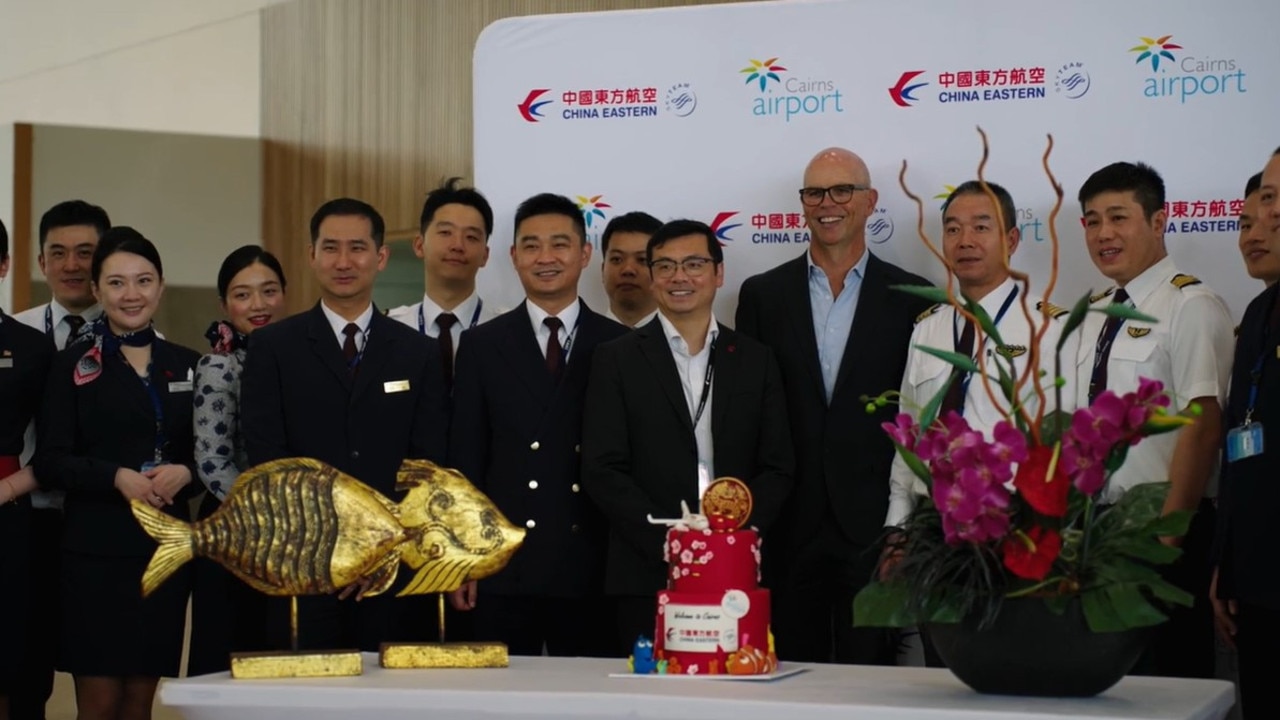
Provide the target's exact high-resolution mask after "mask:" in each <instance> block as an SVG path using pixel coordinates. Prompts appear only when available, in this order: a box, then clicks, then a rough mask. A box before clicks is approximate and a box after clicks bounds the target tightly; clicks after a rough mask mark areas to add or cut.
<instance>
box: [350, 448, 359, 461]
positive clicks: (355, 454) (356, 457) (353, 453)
mask: <svg viewBox="0 0 1280 720" xmlns="http://www.w3.org/2000/svg"><path fill="white" fill-rule="evenodd" d="M351 459H352V460H359V459H360V451H359V450H352V451H351Z"/></svg>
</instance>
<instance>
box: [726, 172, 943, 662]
mask: <svg viewBox="0 0 1280 720" xmlns="http://www.w3.org/2000/svg"><path fill="white" fill-rule="evenodd" d="M799 195H800V203H801V206H802V207H803V208H804V215H805V221H806V222H807V224H808V227H809V234H810V238H811V239H810V242H809V248H808V249H807V250H806V251H805V253H804V254H803V255H802V256H800V257H797V258H795V259H794V260H790V261H788V262H785V263H783V264H782V265H780V266H778V267H776V268H774V269H773V270H769V271H768V272H765V273H762V274H760V275H756V276H755V277H752V278H749V279H748V280H747V281H746V282H744V283H743V284H742V289H741V290H740V292H739V294H738V312H737V318H736V321H737V322H736V325H735V327H736V328H737V330H738V331H739V332H741V333H742V334H743V335H746V336H748V337H752V338H755V339H756V340H759V341H760V342H762V343H764V344H765V345H767V346H769V347H770V348H772V349H773V352H774V355H775V356H776V357H777V359H778V365H779V367H780V369H781V370H782V379H783V384H784V386H785V389H786V396H787V415H788V417H789V418H790V421H791V438H792V448H793V452H794V454H795V457H796V476H795V489H794V491H793V492H792V495H791V499H790V501H789V502H788V503H787V505H786V507H785V508H783V511H782V515H781V516H780V517H779V518H778V523H777V527H776V529H775V532H774V534H773V536H772V537H771V538H770V539H769V541H768V542H766V543H765V544H764V548H763V551H764V563H765V567H764V579H765V583H766V585H767V586H768V587H769V588H770V589H771V590H773V592H774V597H775V598H776V600H775V610H774V615H773V618H774V632H775V633H776V634H777V650H778V656H779V657H780V658H781V659H784V660H796V661H806V662H832V661H835V662H842V663H859V664H893V662H894V661H895V656H896V650H895V645H894V642H893V637H892V636H891V634H890V633H888V632H886V631H882V630H880V629H876V628H855V627H853V622H854V618H853V596H854V595H856V594H857V592H858V591H859V590H860V589H862V587H863V586H864V585H866V583H867V582H868V581H869V580H870V579H871V577H872V573H873V572H874V571H875V567H876V563H877V560H878V553H879V547H878V545H879V543H880V538H881V534H882V531H883V524H884V518H885V513H886V512H887V510H888V507H889V470H890V467H891V466H892V464H893V444H892V443H891V442H890V441H889V438H888V436H887V435H885V433H884V431H883V430H881V428H880V424H881V423H883V422H888V421H892V420H893V416H894V414H895V413H896V412H897V408H896V407H894V406H889V407H885V408H879V409H877V410H876V411H875V412H874V413H867V411H866V405H867V402H866V400H865V399H864V398H865V397H873V396H876V395H879V394H880V393H882V392H884V391H886V390H896V389H898V387H899V386H900V385H901V383H902V373H903V370H904V369H905V367H906V362H907V346H908V344H909V342H910V339H911V330H912V328H913V326H914V323H915V318H916V317H917V316H918V315H919V314H920V313H922V312H924V311H925V310H926V309H927V308H928V303H927V302H925V301H923V300H920V299H918V298H916V297H914V296H911V295H906V294H903V293H900V292H895V291H892V290H890V289H889V288H890V287H891V286H893V285H927V284H929V282H928V281H927V280H925V279H924V278H922V277H919V276H917V275H912V274H910V273H908V272H906V271H904V270H902V269H901V268H899V267H897V266H895V265H891V264H889V263H887V262H885V261H883V260H881V259H879V258H877V257H876V256H875V255H873V254H872V253H871V252H870V251H869V250H868V249H867V244H866V225H867V220H868V219H869V218H870V217H871V215H872V214H873V213H874V212H875V208H876V201H877V199H878V197H879V196H878V194H877V193H876V190H875V187H874V185H873V184H872V182H871V173H870V171H869V170H868V169H867V165H866V163H865V162H863V160H862V158H860V157H858V156H857V155H856V154H855V153H853V152H851V151H849V150H846V149H844V148H827V149H826V150H823V151H822V152H820V153H818V154H817V155H816V156H815V157H814V158H813V160H811V161H810V162H809V165H808V167H806V168H805V171H804V182H803V187H802V188H801V189H800V191H799Z"/></svg>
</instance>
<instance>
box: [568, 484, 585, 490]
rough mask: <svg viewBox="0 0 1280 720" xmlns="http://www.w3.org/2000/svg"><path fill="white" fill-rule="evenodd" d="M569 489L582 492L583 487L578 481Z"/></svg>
mask: <svg viewBox="0 0 1280 720" xmlns="http://www.w3.org/2000/svg"><path fill="white" fill-rule="evenodd" d="M569 489H570V490H572V491H574V492H582V488H581V487H579V485H578V483H574V484H573V485H572V486H571V487H570V488H569Z"/></svg>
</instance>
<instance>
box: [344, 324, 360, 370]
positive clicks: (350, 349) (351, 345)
mask: <svg viewBox="0 0 1280 720" xmlns="http://www.w3.org/2000/svg"><path fill="white" fill-rule="evenodd" d="M358 332H360V326H359V325H357V324H355V323H347V326H346V327H344V328H342V334H343V335H346V336H347V339H346V340H343V341H342V357H343V358H345V359H346V361H347V372H348V373H349V374H352V375H354V374H355V372H356V365H357V364H358V363H359V362H360V351H359V350H358V349H357V348H356V333H358Z"/></svg>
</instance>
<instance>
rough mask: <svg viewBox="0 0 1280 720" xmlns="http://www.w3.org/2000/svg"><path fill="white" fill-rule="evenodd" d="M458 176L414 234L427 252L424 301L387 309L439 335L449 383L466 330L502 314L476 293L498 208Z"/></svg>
mask: <svg viewBox="0 0 1280 720" xmlns="http://www.w3.org/2000/svg"><path fill="white" fill-rule="evenodd" d="M459 182H461V178H456V177H455V178H450V179H449V180H448V181H447V182H445V183H444V184H443V185H441V186H440V187H438V188H436V189H435V190H432V191H431V192H430V193H428V194H427V199H426V202H424V203H423V204H422V215H421V217H420V218H419V222H418V235H417V237H415V238H414V239H413V252H414V254H415V255H417V256H418V257H420V258H422V268H423V278H424V284H425V286H426V292H425V293H424V294H423V296H422V301H421V302H417V303H414V304H413V305H402V306H400V307H397V308H392V309H391V310H390V311H388V312H387V317H390V318H391V319H393V320H399V321H400V322H402V323H404V324H406V325H408V326H409V327H412V328H415V329H416V330H417V331H418V332H420V333H422V334H423V335H426V336H427V337H432V338H436V340H438V341H439V343H440V355H441V360H442V361H443V364H444V373H445V380H446V385H452V381H453V374H454V373H453V359H454V357H456V356H457V353H458V344H459V343H460V342H461V340H462V332H463V331H464V330H469V329H471V328H473V327H475V326H476V325H479V324H480V323H482V322H486V321H488V320H491V319H493V318H494V317H496V316H498V315H499V314H500V313H499V312H498V311H497V308H494V307H493V306H492V305H486V304H485V302H484V299H483V298H481V297H480V296H479V295H478V294H477V293H476V275H477V274H479V272H480V268H482V267H484V266H485V264H486V263H488V262H489V236H490V235H492V234H493V208H491V207H490V206H489V201H488V200H486V199H485V197H484V195H481V194H480V193H479V191H477V190H476V189H475V188H470V187H459V186H458V183H459Z"/></svg>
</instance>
